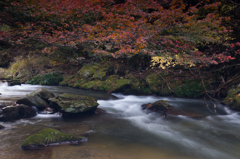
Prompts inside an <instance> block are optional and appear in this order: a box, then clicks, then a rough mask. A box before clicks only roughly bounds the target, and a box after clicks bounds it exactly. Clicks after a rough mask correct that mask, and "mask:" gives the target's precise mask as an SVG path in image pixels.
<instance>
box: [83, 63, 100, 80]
mask: <svg viewBox="0 0 240 159" xmlns="http://www.w3.org/2000/svg"><path fill="white" fill-rule="evenodd" d="M98 69H99V65H98V64H88V65H84V66H83V67H82V68H81V69H80V70H79V71H78V74H79V75H80V77H82V78H91V77H92V76H93V75H94V73H95V72H96V71H97V70H98Z"/></svg>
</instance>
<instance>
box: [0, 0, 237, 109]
mask: <svg viewBox="0 0 240 159" xmlns="http://www.w3.org/2000/svg"><path fill="white" fill-rule="evenodd" d="M239 23H240V3H239V2H238V1H237V0H82V1H79V0H0V67H2V68H1V70H0V71H1V74H0V78H2V79H11V80H12V81H15V82H16V81H17V82H21V83H22V82H26V83H31V84H47V85H63V86H71V87H75V88H81V89H88V90H98V91H105V92H109V93H110V92H122V93H125V94H157V95H168V96H169V95H171V96H178V97H195V98H196V97H206V96H207V97H208V98H212V99H215V98H225V97H226V96H227V98H225V100H224V101H225V103H226V104H228V105H230V106H231V107H232V108H233V109H237V110H238V109H239V108H238V107H236V103H238V104H237V105H238V106H239V105H240V104H239V103H240V99H238V98H239V96H238V95H239V93H238V92H235V93H233V94H234V97H233V96H231V97H230V96H229V94H231V93H229V92H231V89H233V88H234V89H235V90H236V89H238V84H239V83H240V81H239V77H240V75H239V65H240V63H239V53H240V36H239V35H240V32H239V30H240V27H239V26H240V25H239Z"/></svg>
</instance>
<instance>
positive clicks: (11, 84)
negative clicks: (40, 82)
mask: <svg viewBox="0 0 240 159" xmlns="http://www.w3.org/2000/svg"><path fill="white" fill-rule="evenodd" d="M15 85H21V81H20V80H10V81H8V86H15Z"/></svg>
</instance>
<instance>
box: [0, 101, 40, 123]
mask: <svg viewBox="0 0 240 159" xmlns="http://www.w3.org/2000/svg"><path fill="white" fill-rule="evenodd" d="M35 115H36V110H35V109H33V108H31V107H29V106H27V105H24V104H21V105H19V106H13V105H11V106H7V107H4V108H2V109H1V112H0V121H12V120H17V119H23V118H30V117H34V116H35Z"/></svg>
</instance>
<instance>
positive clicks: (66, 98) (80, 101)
mask: <svg viewBox="0 0 240 159" xmlns="http://www.w3.org/2000/svg"><path fill="white" fill-rule="evenodd" d="M49 101H50V102H51V104H50V107H52V108H54V109H56V110H58V111H60V112H63V113H82V112H87V111H93V110H95V109H96V108H97V106H98V105H99V104H98V103H97V99H96V98H94V97H88V96H83V95H76V94H69V93H63V94H60V95H59V96H57V97H55V98H50V99H49Z"/></svg>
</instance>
